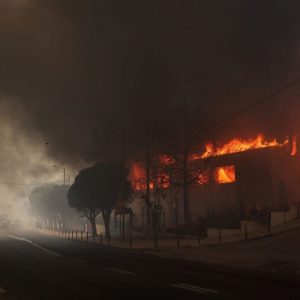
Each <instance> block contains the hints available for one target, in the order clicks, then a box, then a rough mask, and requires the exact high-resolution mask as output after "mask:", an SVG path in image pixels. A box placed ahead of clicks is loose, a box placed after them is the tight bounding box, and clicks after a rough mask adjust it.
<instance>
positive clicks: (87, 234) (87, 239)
mask: <svg viewBox="0 0 300 300" xmlns="http://www.w3.org/2000/svg"><path fill="white" fill-rule="evenodd" d="M86 241H87V242H88V241H89V233H88V231H87V232H86Z"/></svg>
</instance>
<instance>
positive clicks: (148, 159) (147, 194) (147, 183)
mask: <svg viewBox="0 0 300 300" xmlns="http://www.w3.org/2000/svg"><path fill="white" fill-rule="evenodd" d="M150 169H151V162H150V149H149V147H147V156H146V199H145V202H146V215H147V231H148V233H149V231H150V226H151V224H150V181H151V174H150Z"/></svg>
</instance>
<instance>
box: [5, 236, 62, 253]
mask: <svg viewBox="0 0 300 300" xmlns="http://www.w3.org/2000/svg"><path fill="white" fill-rule="evenodd" d="M7 236H9V237H11V238H13V239H16V240H19V241H22V242H26V243H29V244H31V245H33V246H35V247H36V248H38V249H40V250H42V251H44V252H46V253H48V254H50V255H54V256H57V257H62V256H63V255H61V254H59V253H56V252H54V251H51V250H49V249H46V248H44V247H42V246H40V245H38V244H36V243H34V242H33V241H31V240H28V239H25V238H23V237H20V236H16V235H12V234H7Z"/></svg>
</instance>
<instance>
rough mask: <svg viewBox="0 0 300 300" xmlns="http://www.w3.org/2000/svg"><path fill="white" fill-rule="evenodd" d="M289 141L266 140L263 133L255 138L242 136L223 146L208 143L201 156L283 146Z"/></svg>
mask: <svg viewBox="0 0 300 300" xmlns="http://www.w3.org/2000/svg"><path fill="white" fill-rule="evenodd" d="M288 142H289V140H288V139H287V140H285V141H284V142H283V143H282V144H281V143H278V142H277V140H276V139H273V140H272V141H266V140H265V139H264V137H263V135H261V134H260V135H258V136H257V137H256V138H255V139H248V140H243V139H240V138H235V139H232V140H231V141H229V142H228V143H226V144H224V145H223V146H222V147H214V146H213V145H212V144H206V145H205V149H206V150H205V152H204V153H203V154H202V155H201V156H200V157H199V158H207V157H211V156H219V155H225V154H231V153H237V152H244V151H247V150H252V149H262V148H270V147H282V146H284V145H287V144H288Z"/></svg>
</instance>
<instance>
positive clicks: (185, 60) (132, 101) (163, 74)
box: [0, 0, 300, 164]
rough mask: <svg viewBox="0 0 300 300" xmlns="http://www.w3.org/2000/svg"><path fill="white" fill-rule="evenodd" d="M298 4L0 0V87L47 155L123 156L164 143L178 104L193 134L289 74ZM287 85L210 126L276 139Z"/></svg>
mask: <svg viewBox="0 0 300 300" xmlns="http://www.w3.org/2000/svg"><path fill="white" fill-rule="evenodd" d="M298 7H299V5H298V1H296V0H294V1H292V0H288V1H274V0H273V1H253V0H247V1H246V0H244V1H233V0H231V1H221V0H220V1H217V0H215V1H198V0H197V1H196V0H191V1H183V0H182V1H179V0H172V1H158V0H157V1H123V0H122V1H112V0H105V1H96V0H85V1H76V2H75V1H74V0H72V1H71V0H59V1H58V0H44V1H39V0H13V1H8V0H5V1H4V0H3V1H1V4H0V43H1V48H0V92H1V93H2V94H5V95H9V96H10V97H13V99H15V100H14V101H15V105H17V106H20V107H22V110H21V111H23V112H24V111H26V114H27V115H28V116H29V119H28V120H29V121H28V122H29V123H30V127H29V128H28V130H25V134H28V135H32V134H33V133H34V132H38V133H39V134H41V136H43V138H44V139H45V141H47V143H48V151H49V154H50V155H51V156H52V157H54V158H55V159H56V160H59V161H62V162H64V163H66V162H68V163H70V164H74V162H76V161H78V160H85V161H89V162H91V161H96V160H101V159H107V158H111V157H122V156H123V155H124V153H125V154H126V155H130V154H132V153H133V152H134V151H135V150H136V149H139V148H140V147H141V146H143V145H145V144H146V143H147V142H148V143H156V142H157V141H158V142H159V140H164V141H165V140H168V138H169V139H170V140H172V139H176V135H174V133H175V132H176V129H177V128H178V127H179V128H180V127H181V126H182V111H183V109H182V107H183V104H182V103H183V100H184V99H185V100H186V101H187V103H188V112H189V116H190V119H191V121H190V127H191V131H194V130H196V129H199V128H201V127H205V126H206V125H209V124H213V123H214V122H215V121H216V120H218V119H220V118H223V117H224V116H226V115H228V114H230V113H232V112H234V111H236V110H239V109H240V108H242V107H244V106H245V105H247V104H249V103H251V102H253V101H254V100H256V99H257V98H259V97H261V96H263V95H265V94H268V93H269V92H271V91H273V90H274V89H276V88H277V87H278V86H281V85H283V84H285V83H286V82H288V81H289V80H292V79H294V78H295V77H296V76H299V66H300V64H299V33H300V28H299V21H298V19H299V18H298V15H299V8H298ZM298 90H299V86H298V89H296V88H295V89H293V90H291V91H289V92H287V93H285V94H283V95H282V96H279V97H278V98H280V97H281V98H282V97H284V99H285V100H284V101H283V100H282V99H277V100H278V101H276V102H275V101H272V102H271V103H268V104H266V105H265V107H262V108H259V110H258V111H255V112H253V113H250V114H247V115H245V116H244V117H243V118H242V119H241V118H239V119H237V120H236V121H233V122H232V123H231V124H229V125H227V126H225V127H224V128H219V129H218V130H219V131H220V132H225V133H224V135H225V136H228V135H232V134H237V133H238V134H243V135H247V134H250V133H251V134H252V133H254V132H255V133H256V132H257V131H266V132H267V133H270V132H273V133H274V131H276V130H277V129H278V127H280V132H279V133H278V134H280V135H281V134H286V132H288V131H289V130H290V128H292V127H293V126H294V125H293V126H292V125H291V124H290V123H291V122H290V121H291V119H292V118H291V115H290V112H293V114H296V110H299V105H298V103H297V101H298V99H299V98H297V93H298V94H299V92H298ZM287 107H288V109H286V108H287ZM20 114H22V113H20ZM296 115H297V114H296ZM296 115H294V116H293V118H295V119H297V116H296ZM278 120H280V122H278ZM278 123H282V124H281V126H278ZM236 124H240V126H236ZM287 124H288V125H287ZM274 128H276V130H275V129H274ZM299 128H300V126H299ZM174 129H175V130H174ZM213 134H215V133H212V134H211V135H212V136H213ZM222 134H223V133H222ZM205 138H207V137H205Z"/></svg>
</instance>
